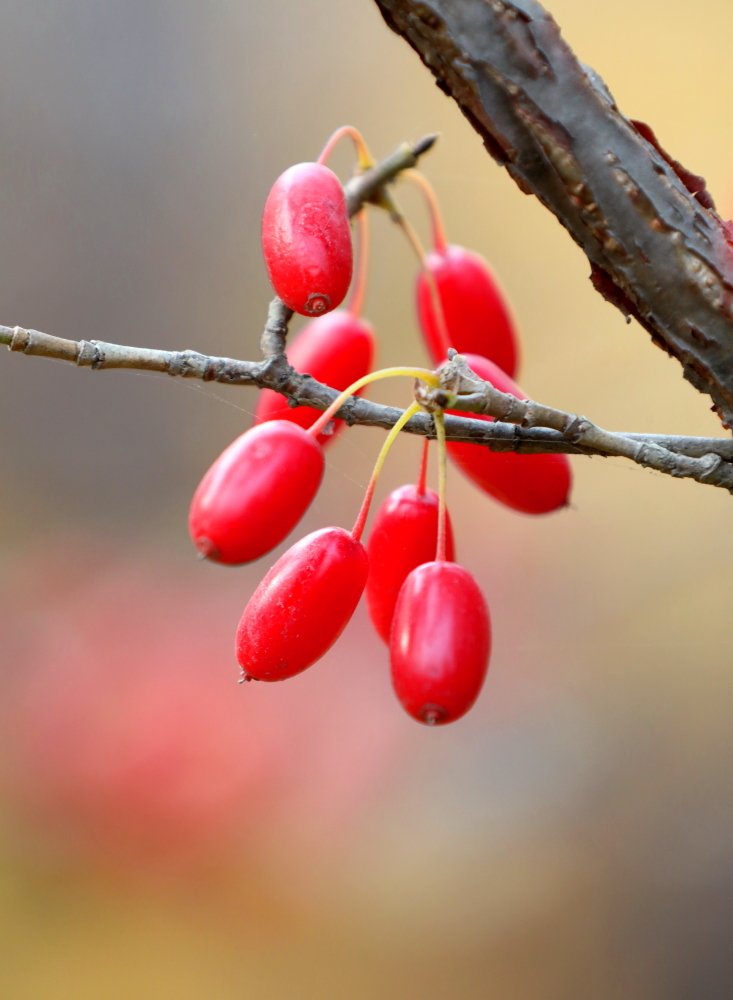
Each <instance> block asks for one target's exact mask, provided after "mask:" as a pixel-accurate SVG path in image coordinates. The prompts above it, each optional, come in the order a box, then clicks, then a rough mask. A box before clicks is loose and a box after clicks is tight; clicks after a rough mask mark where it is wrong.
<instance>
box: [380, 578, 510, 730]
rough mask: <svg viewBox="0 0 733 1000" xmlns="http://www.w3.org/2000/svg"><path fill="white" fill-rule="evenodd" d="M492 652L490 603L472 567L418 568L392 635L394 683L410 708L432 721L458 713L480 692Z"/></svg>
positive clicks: (408, 582) (407, 582)
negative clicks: (488, 606)
mask: <svg viewBox="0 0 733 1000" xmlns="http://www.w3.org/2000/svg"><path fill="white" fill-rule="evenodd" d="M490 652H491V621H490V618H489V609H488V608H487V606H486V601H485V600H484V596H483V594H482V593H481V590H480V588H479V585H478V584H477V583H476V581H475V579H474V578H473V576H472V575H471V574H470V573H469V572H468V570H466V569H464V568H463V567H462V566H458V565H457V564H456V563H452V562H429V563H424V564H423V565H422V566H418V568H417V569H415V570H413V571H412V573H410V575H409V576H408V577H407V579H406V580H405V583H404V586H403V587H402V590H401V591H400V596H399V599H398V601H397V607H396V608H395V614H394V621H393V622H392V634H391V638H390V662H391V667H392V683H393V685H394V689H395V692H396V693H397V697H398V698H399V700H400V702H401V703H402V706H403V708H404V709H405V711H406V712H408V713H409V714H410V715H411V716H412V717H413V719H417V721H418V722H424V723H427V724H428V725H440V724H442V723H446V722H454V721H455V720H456V719H459V718H460V717H461V716H462V715H464V714H465V713H466V712H467V711H468V710H469V708H470V707H471V706H472V705H473V703H474V702H475V701H476V698H477V697H478V694H479V691H480V690H481V686H482V684H483V682H484V678H485V676H486V671H487V669H488V666H489V654H490Z"/></svg>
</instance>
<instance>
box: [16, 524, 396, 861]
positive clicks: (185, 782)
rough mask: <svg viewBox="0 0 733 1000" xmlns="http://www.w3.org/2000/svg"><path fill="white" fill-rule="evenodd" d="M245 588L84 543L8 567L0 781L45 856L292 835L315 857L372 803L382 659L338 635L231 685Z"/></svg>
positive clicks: (381, 734)
mask: <svg viewBox="0 0 733 1000" xmlns="http://www.w3.org/2000/svg"><path fill="white" fill-rule="evenodd" d="M253 583H254V575H253V574H244V573H237V574H232V573H229V572H222V573H221V575H220V576H218V577H217V576H216V573H212V572H211V571H210V570H209V569H208V568H203V567H199V566H197V565H195V564H191V565H189V564H186V563H183V564H181V563H178V562H176V561H175V560H173V559H171V558H170V557H161V558H159V559H158V560H157V561H155V560H154V559H153V558H152V557H151V556H150V555H147V556H142V555H140V554H137V555H136V554H134V553H133V554H132V555H130V554H129V553H128V554H126V555H125V556H124V557H122V556H121V555H120V554H119V552H118V553H112V554H110V553H108V552H107V553H105V551H104V550H103V549H101V548H95V547H94V546H92V545H90V544H89V543H84V542H81V543H80V542H78V541H77V542H75V543H74V544H73V545H72V544H69V545H68V546H66V547H58V546H56V547H55V548H54V550H53V551H52V552H50V553H49V552H44V551H41V550H38V551H37V552H36V553H35V554H33V555H31V556H29V555H28V554H27V553H25V554H24V557H23V559H22V560H18V561H17V563H15V564H14V565H11V566H7V567H6V568H5V572H4V573H3V574H2V576H1V577H0V609H1V610H0V650H1V653H0V657H1V659H0V666H1V667H2V673H3V675H4V681H3V687H4V689H5V697H4V707H3V709H2V710H0V722H1V723H2V726H1V729H0V735H1V739H2V749H3V765H2V769H1V770H0V774H1V775H2V783H3V785H4V788H5V792H6V794H7V795H8V796H9V797H10V799H11V801H12V802H13V803H14V806H15V809H16V811H19V812H20V814H21V815H22V816H23V817H24V818H25V820H26V824H28V823H30V829H31V830H33V831H35V833H36V834H38V833H39V832H40V833H41V834H42V836H43V839H44V840H45V841H47V842H48V841H49V840H50V846H51V848H52V849H53V850H54V851H55V852H58V851H61V852H62V853H68V852H72V853H77V852H81V853H83V854H84V855H87V856H89V855H90V856H92V857H94V858H96V859H97V860H98V861H101V862H104V863H106V864H112V865H115V866H117V865H120V864H122V865H123V866H124V867H129V866H133V867H134V866H135V865H139V864H144V865H149V864H151V863H152V864H154V865H163V866H166V865H167V866H173V867H174V868H181V867H184V868H185V867H189V866H191V865H192V864H193V865H195V864H200V863H201V862H202V861H203V862H210V861H211V860H212V858H217V857H221V856H222V855H223V856H225V857H228V856H231V854H232V852H233V851H234V852H236V851H238V850H241V849H242V848H244V849H253V848H254V849H258V848H261V847H264V848H266V849H269V847H270V846H271V845H272V844H273V843H277V842H278V841H279V839H280V835H284V834H285V833H286V831H288V830H296V831H297V836H298V838H299V839H300V843H299V849H300V848H302V847H303V846H306V847H307V845H311V846H312V847H313V848H314V849H317V848H318V846H319V845H320V846H326V845H328V844H329V843H331V842H333V838H334V836H336V834H338V833H339V832H341V831H342V830H343V827H344V824H345V823H348V822H349V821H350V819H352V818H353V817H354V816H356V815H358V814H359V808H360V806H362V805H363V804H364V803H365V802H368V801H369V800H370V793H371V792H372V790H373V789H374V787H375V783H378V780H379V778H380V776H381V775H383V774H385V773H386V766H387V764H388V763H389V765H390V768H392V767H393V766H394V763H395V749H396V747H395V736H396V733H397V732H398V731H399V730H400V726H399V721H398V720H399V717H398V715H397V712H396V711H395V710H394V706H393V704H392V700H391V695H390V691H389V682H388V677H387V671H386V668H385V670H384V674H383V675H382V674H381V673H379V672H377V671H376V670H375V665H374V662H373V657H370V655H369V643H368V642H365V641H363V640H362V638H361V637H360V640H359V641H358V642H354V641H353V638H352V642H351V644H350V647H345V646H344V645H343V643H344V642H348V638H347V637H344V639H342V644H340V645H338V646H337V647H336V649H335V650H334V651H332V653H331V654H330V655H329V657H328V658H327V659H326V660H325V661H324V662H323V663H321V664H318V665H317V666H316V667H315V668H314V669H313V670H312V671H308V673H307V674H306V675H304V676H303V677H300V678H295V679H293V680H291V681H288V682H287V683H284V684H276V685H263V684H256V683H250V684H246V685H243V686H241V687H240V686H238V685H237V677H238V670H237V665H236V661H235V658H234V632H235V629H236V623H237V620H238V618H239V615H240V613H241V610H242V607H243V606H244V604H245V602H246V600H247V598H248V597H249V594H250V591H251V590H252V589H253V586H252V585H253ZM352 627H354V628H356V629H359V628H360V627H361V626H360V625H359V624H358V623H355V625H354V626H352ZM364 628H365V630H366V626H364ZM376 643H377V640H374V644H375V645H376Z"/></svg>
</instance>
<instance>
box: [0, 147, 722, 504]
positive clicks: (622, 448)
mask: <svg viewBox="0 0 733 1000" xmlns="http://www.w3.org/2000/svg"><path fill="white" fill-rule="evenodd" d="M434 141H435V136H426V137H425V138H424V139H421V140H419V141H418V142H417V143H415V144H414V145H412V146H410V145H408V144H407V143H403V144H402V145H401V146H399V147H398V148H397V150H395V152H394V153H392V154H390V156H388V157H386V158H385V159H384V160H382V161H380V163H378V164H376V166H375V167H374V168H372V169H371V170H368V171H366V172H364V173H362V174H359V175H357V176H355V177H354V178H352V179H351V180H350V181H349V182H348V184H347V185H346V187H345V191H346V198H347V204H348V207H349V212H350V214H351V215H354V214H355V213H356V212H358V211H359V209H360V208H361V207H362V206H363V205H364V204H365V202H367V201H376V202H380V201H381V202H382V204H385V199H384V198H383V196H382V189H383V187H384V185H385V184H386V183H388V182H389V181H390V180H392V179H394V177H395V176H396V175H397V174H398V173H399V172H400V171H401V170H404V169H406V168H407V167H411V166H414V165H415V163H416V162H417V159H418V157H419V156H420V155H421V154H422V153H424V152H426V151H427V150H428V149H429V148H430V147H431V146H432V144H433V143H434ZM291 317H292V312H291V310H289V309H288V308H287V307H286V306H285V305H284V303H283V302H282V301H281V300H280V299H279V298H275V299H273V301H272V302H271V303H270V307H269V310H268V315H267V321H266V324H265V329H264V331H263V334H262V338H261V347H262V355H263V360H261V361H238V360H235V359H233V358H217V357H210V356H208V355H206V354H199V353H198V352H197V351H159V350H155V349H152V348H147V347H128V346H123V345H120V344H108V343H105V342H104V341H101V340H78V341H77V340H67V339H65V338H63V337H53V336H50V335H49V334H47V333H40V332H39V331H38V330H25V329H24V328H23V327H20V326H16V327H7V326H0V344H6V345H7V346H8V347H9V348H10V350H11V351H13V352H16V353H22V354H28V355H36V356H39V357H45V358H55V359H57V360H60V361H68V362H70V363H72V364H75V365H78V366H79V367H82V368H85V367H86V368H91V369H92V370H93V371H99V370H101V369H109V368H131V369H136V370H141V371H152V372H159V373H161V374H166V375H171V376H178V377H181V378H196V379H201V380H202V381H204V382H212V381H214V382H220V383H224V384H226V385H252V386H259V387H260V388H262V389H273V390H274V391H275V392H279V393H281V394H282V395H283V396H285V397H286V398H287V399H288V400H289V402H290V404H291V405H292V406H310V407H313V408H315V409H318V410H325V409H326V408H327V407H328V406H329V405H330V404H331V403H332V402H333V401H334V399H336V397H337V396H338V393H337V391H336V390H335V389H332V388H330V387H329V386H327V385H323V384H322V383H320V382H317V381H316V380H315V379H314V378H312V377H311V376H310V375H308V374H307V373H305V374H301V373H300V372H297V371H295V369H294V368H292V367H291V366H290V365H289V364H288V360H287V357H286V356H285V353H284V351H285V344H286V340H287V333H288V324H289V322H290V319H291ZM449 353H450V354H451V355H452V358H451V360H449V361H448V362H447V363H446V364H445V365H444V366H443V367H442V368H441V369H440V374H441V386H442V388H441V389H438V390H427V388H426V387H425V386H422V387H420V386H418V387H417V388H416V390H415V392H416V397H417V398H419V399H420V400H421V402H424V403H425V404H426V406H427V407H428V409H430V408H434V406H435V405H438V406H440V407H441V408H445V407H446V406H447V405H448V400H449V401H450V404H449V405H450V408H451V409H456V410H460V411H464V412H475V413H479V414H485V415H490V416H492V417H494V418H496V419H495V420H493V421H491V422H488V421H486V420H477V419H475V418H473V419H472V418H470V417H462V416H450V415H449V416H447V417H446V422H445V429H446V437H447V439H448V440H449V441H459V442H467V443H471V444H478V445H484V446H486V447H488V448H490V449H491V450H492V451H501V452H517V453H521V454H538V453H564V454H573V455H599V456H604V457H612V456H621V457H624V458H628V459H630V460H631V461H632V462H636V463H637V464H639V465H642V466H646V467H650V468H653V469H656V470H657V471H659V472H663V473H665V474H667V475H671V476H676V477H688V478H692V479H696V480H697V481H698V482H701V483H707V484H709V485H713V486H720V487H723V488H725V489H729V490H731V491H732V492H733V440H730V439H727V438H726V439H719V438H692V437H675V436H671V435H653V434H624V433H612V432H609V431H604V430H601V428H599V427H597V426H596V425H595V424H593V423H592V422H591V421H589V420H587V419H586V418H584V417H583V418H580V417H576V416H575V415H573V414H567V413H563V412H562V411H561V410H556V409H553V408H552V407H548V406H543V405H542V404H540V403H535V402H533V401H531V400H518V399H516V398H515V397H514V396H511V395H506V394H505V393H502V392H499V391H498V390H496V389H494V388H493V386H491V385H490V384H489V383H488V382H483V381H482V380H481V379H479V378H478V376H476V374H475V373H474V372H472V371H471V369H470V368H468V366H467V365H466V363H465V361H464V359H463V358H462V357H461V356H460V355H457V354H456V352H455V351H451V352H449ZM402 413H403V411H402V410H399V409H396V408H395V407H391V406H381V405H379V404H377V403H372V402H369V400H366V399H362V398H361V397H359V396H352V397H351V399H349V400H348V401H347V402H346V403H345V404H344V405H343V406H342V407H341V409H340V410H338V412H337V414H336V416H337V417H339V418H340V419H342V420H345V421H346V422H347V423H348V424H365V425H367V426H371V427H382V428H384V429H385V430H387V429H389V428H391V427H393V426H394V425H395V423H396V422H397V420H398V419H399V418H400V417H401V415H402ZM404 429H405V430H406V431H407V432H408V433H411V434H418V435H423V436H427V437H435V423H434V421H433V417H432V416H431V414H430V412H423V413H418V414H416V415H415V416H414V417H413V418H412V419H411V420H410V421H408V423H407V424H406V425H405V428H404Z"/></svg>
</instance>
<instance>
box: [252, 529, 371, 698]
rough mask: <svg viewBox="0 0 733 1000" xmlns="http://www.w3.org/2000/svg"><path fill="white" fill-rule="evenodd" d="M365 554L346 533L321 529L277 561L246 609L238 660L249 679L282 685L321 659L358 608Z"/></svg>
mask: <svg viewBox="0 0 733 1000" xmlns="http://www.w3.org/2000/svg"><path fill="white" fill-rule="evenodd" d="M368 562H369V561H368V558H367V553H366V549H365V548H364V546H363V545H362V544H361V542H357V541H356V540H355V539H354V538H353V536H352V535H351V534H350V532H348V531H345V530H344V529H343V528H322V529H321V530H320V531H314V532H313V534H311V535H307V536H306V537H305V538H303V539H301V540H300V541H299V542H296V543H295V545H293V546H292V548H290V549H288V551H287V552H286V553H285V554H284V555H283V556H281V557H280V559H278V561H277V562H276V563H275V565H274V566H273V567H272V569H271V570H270V572H269V573H268V574H267V576H266V577H265V579H264V580H263V581H262V583H261V584H260V585H259V587H258V588H257V590H256V591H255V592H254V594H253V596H252V599H251V600H250V602H249V604H248V605H247V607H246V608H245V609H244V614H243V615H242V619H241V621H240V623H239V629H238V631H237V660H238V661H239V665H240V666H241V668H242V670H243V671H244V674H245V676H247V677H252V678H254V679H255V680H260V681H282V680H285V679H286V678H287V677H293V676H294V675H295V674H299V673H300V672H301V670H305V669H306V667H310V666H311V664H313V663H315V662H316V660H319V659H320V658H321V657H322V656H323V654H324V653H326V652H327V651H328V650H329V649H330V648H331V646H332V645H333V644H334V642H336V640H337V639H338V637H339V636H340V635H341V633H342V632H343V630H344V628H345V627H346V625H347V623H348V621H349V619H350V618H351V616H352V615H353V613H354V610H355V609H356V605H357V604H358V603H359V598H360V597H361V593H362V591H363V590H364V584H365V583H366V578H367V568H368Z"/></svg>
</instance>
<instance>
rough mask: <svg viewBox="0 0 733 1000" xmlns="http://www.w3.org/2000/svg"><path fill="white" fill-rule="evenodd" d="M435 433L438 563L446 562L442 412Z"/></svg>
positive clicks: (436, 419)
mask: <svg viewBox="0 0 733 1000" xmlns="http://www.w3.org/2000/svg"><path fill="white" fill-rule="evenodd" d="M433 418H434V420H435V431H436V434H437V437H438V547H437V552H436V554H435V561H436V562H445V552H446V533H445V522H446V506H445V484H446V479H447V471H448V470H447V462H446V447H445V416H444V414H443V411H442V410H437V411H436V412H435V413H434V414H433Z"/></svg>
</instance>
